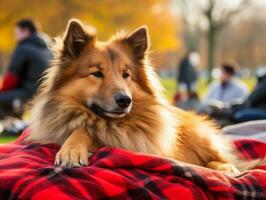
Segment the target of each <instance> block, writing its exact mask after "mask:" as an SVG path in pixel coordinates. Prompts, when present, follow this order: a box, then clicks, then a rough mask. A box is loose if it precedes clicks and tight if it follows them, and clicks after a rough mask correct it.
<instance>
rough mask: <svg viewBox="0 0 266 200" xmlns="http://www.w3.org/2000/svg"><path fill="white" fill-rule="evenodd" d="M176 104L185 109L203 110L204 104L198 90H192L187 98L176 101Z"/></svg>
mask: <svg viewBox="0 0 266 200" xmlns="http://www.w3.org/2000/svg"><path fill="white" fill-rule="evenodd" d="M176 106H177V107H179V108H181V109H183V110H188V111H189V110H191V111H195V112H198V111H201V110H202V104H201V102H200V99H199V96H198V94H197V92H194V91H190V92H189V93H188V95H187V96H186V98H185V99H183V100H182V101H179V102H177V103H176Z"/></svg>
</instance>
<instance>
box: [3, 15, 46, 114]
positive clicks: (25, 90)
mask: <svg viewBox="0 0 266 200" xmlns="http://www.w3.org/2000/svg"><path fill="white" fill-rule="evenodd" d="M14 33H15V39H16V40H17V47H16V49H15V51H14V52H13V55H12V58H11V60H10V63H9V65H8V67H7V69H6V70H5V73H4V74H3V76H2V80H1V87H0V117H1V118H3V116H5V115H8V114H11V112H12V111H14V109H15V108H17V107H21V106H23V103H24V102H26V101H27V100H28V99H30V98H31V97H32V96H33V95H34V93H35V91H36V88H37V82H38V79H39V78H40V76H41V74H42V73H43V71H44V70H45V69H46V68H47V66H48V62H49V60H50V58H51V52H50V50H49V49H48V44H47V42H46V41H47V40H46V39H45V38H44V37H43V36H42V35H41V34H40V32H39V30H38V26H37V24H36V23H34V21H33V20H31V19H21V20H19V21H18V22H17V23H16V24H15V29H14Z"/></svg>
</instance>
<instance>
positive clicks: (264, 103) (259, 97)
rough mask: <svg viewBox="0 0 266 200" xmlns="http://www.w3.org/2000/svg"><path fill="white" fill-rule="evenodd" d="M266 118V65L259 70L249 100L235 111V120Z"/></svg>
mask: <svg viewBox="0 0 266 200" xmlns="http://www.w3.org/2000/svg"><path fill="white" fill-rule="evenodd" d="M261 119H266V67H265V68H261V69H260V70H258V72H257V85H256V86H255V88H254V90H253V91H252V92H251V94H250V95H249V96H248V98H247V100H246V101H245V102H244V103H243V104H242V105H240V106H238V107H237V108H236V109H235V110H234V111H233V120H234V121H235V122H245V121H251V120H261Z"/></svg>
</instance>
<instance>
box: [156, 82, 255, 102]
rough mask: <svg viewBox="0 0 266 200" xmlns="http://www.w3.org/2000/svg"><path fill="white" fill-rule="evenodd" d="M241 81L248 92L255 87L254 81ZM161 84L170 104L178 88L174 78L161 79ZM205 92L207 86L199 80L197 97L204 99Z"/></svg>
mask: <svg viewBox="0 0 266 200" xmlns="http://www.w3.org/2000/svg"><path fill="white" fill-rule="evenodd" d="M242 80H243V81H244V82H245V83H246V84H247V86H248V88H249V90H250V91H251V90H252V88H253V87H254V85H255V79H242ZM161 82H162V84H163V86H164V87H165V89H166V91H165V95H166V96H167V98H168V99H169V101H170V102H172V99H173V96H174V95H175V93H176V91H177V88H178V87H177V83H176V80H175V79H174V78H164V79H161ZM207 90H208V84H207V82H206V80H204V79H200V80H199V82H198V94H199V96H200V97H204V95H205V94H206V92H207Z"/></svg>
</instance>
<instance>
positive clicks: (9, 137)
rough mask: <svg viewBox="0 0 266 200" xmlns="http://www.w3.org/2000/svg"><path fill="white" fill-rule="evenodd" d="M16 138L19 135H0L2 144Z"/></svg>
mask: <svg viewBox="0 0 266 200" xmlns="http://www.w3.org/2000/svg"><path fill="white" fill-rule="evenodd" d="M16 139H17V137H11V136H7V137H0V144H4V143H9V142H13V141H15V140H16Z"/></svg>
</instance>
